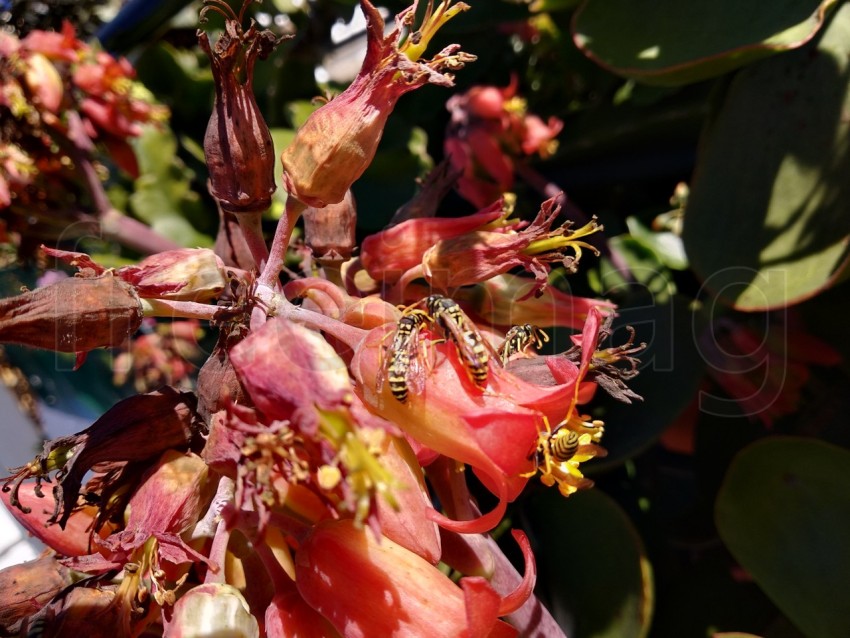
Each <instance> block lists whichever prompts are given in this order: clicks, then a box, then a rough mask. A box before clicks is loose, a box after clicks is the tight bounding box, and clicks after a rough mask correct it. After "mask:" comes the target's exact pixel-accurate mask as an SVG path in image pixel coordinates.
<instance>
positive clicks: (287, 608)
mask: <svg viewBox="0 0 850 638" xmlns="http://www.w3.org/2000/svg"><path fill="white" fill-rule="evenodd" d="M265 629H266V636H267V637H268V638H292V636H298V638H335V637H336V636H339V634H338V633H337V632H336V630H335V629H334V628H333V625H331V624H330V623H329V622H328V621H327V619H326V618H325V617H324V616H322V615H321V614H320V613H319V612H317V611H316V610H315V609H313V608H312V607H310V605H308V604H307V603H306V602H305V601H304V599H303V598H302V597H301V594H299V593H298V592H297V591H295V587H294V586H293V588H292V591H290V592H285V593H277V594H276V595H275V597H274V599H272V602H271V603H270V604H269V606H268V607H267V608H266V627H265Z"/></svg>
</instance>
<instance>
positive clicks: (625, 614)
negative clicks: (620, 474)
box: [529, 488, 654, 638]
mask: <svg viewBox="0 0 850 638" xmlns="http://www.w3.org/2000/svg"><path fill="white" fill-rule="evenodd" d="M529 509H530V512H531V516H532V517H533V518H532V522H533V524H534V526H535V529H534V535H535V537H536V538H539V540H540V542H541V546H542V547H543V548H544V551H543V552H541V553H539V554H538V555H539V561H540V564H539V569H540V575H539V581H540V582H541V584H545V585H546V586H547V589H548V590H549V591H550V592H551V595H552V599H553V600H552V603H553V604H552V611H553V614H554V616H555V618H556V619H557V620H558V622H559V624H560V625H561V626H562V627H574V629H573V630H572V631H570V632H569V635H570V637H571V638H639V637H642V636H646V634H647V632H648V630H649V621H650V618H651V616H652V609H653V604H654V595H653V583H652V570H651V566H650V564H649V561H648V560H647V558H646V555H645V552H644V548H643V544H642V542H641V539H640V536H639V535H638V533H637V531H636V530H635V529H634V527H633V526H632V523H631V521H630V520H629V518H628V516H627V515H626V513H625V512H623V510H622V509H620V507H619V506H618V505H617V503H616V502H614V501H613V500H612V499H611V498H610V497H609V496H607V495H606V494H605V493H603V492H601V491H599V490H587V491H582V492H577V493H576V494H574V495H573V496H571V497H570V498H569V499H566V500H565V499H564V498H563V497H562V496H561V495H560V494H559V493H558V491H557V490H555V489H554V488H552V489H548V490H541V491H540V492H538V493H537V494H535V495H534V497H532V498H531V499H529ZM591 549H592V551H591Z"/></svg>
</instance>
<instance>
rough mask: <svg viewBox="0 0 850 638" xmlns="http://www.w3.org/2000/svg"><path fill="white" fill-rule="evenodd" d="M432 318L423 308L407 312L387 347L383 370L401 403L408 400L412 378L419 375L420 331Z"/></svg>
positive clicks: (394, 394)
mask: <svg viewBox="0 0 850 638" xmlns="http://www.w3.org/2000/svg"><path fill="white" fill-rule="evenodd" d="M430 320H431V317H430V316H429V315H428V314H427V313H426V312H425V311H423V310H410V311H408V312H406V313H405V314H404V315H402V317H401V319H399V320H398V327H397V328H396V331H395V333H394V334H393V339H392V341H391V342H390V345H389V347H388V348H387V353H388V356H387V360H386V363H385V365H384V368H383V370H384V374H385V375H386V378H387V381H388V383H389V386H390V392H392V395H393V396H394V397H395V398H396V400H397V401H399V402H400V403H405V402H406V401H407V393H408V391H409V384H410V381H411V378H413V377H414V376H418V374H417V373H418V367H419V356H418V349H419V331H420V330H421V328H422V326H423V325H424V324H425V323H426V322H428V321H430ZM381 382H383V379H381ZM379 385H380V384H379Z"/></svg>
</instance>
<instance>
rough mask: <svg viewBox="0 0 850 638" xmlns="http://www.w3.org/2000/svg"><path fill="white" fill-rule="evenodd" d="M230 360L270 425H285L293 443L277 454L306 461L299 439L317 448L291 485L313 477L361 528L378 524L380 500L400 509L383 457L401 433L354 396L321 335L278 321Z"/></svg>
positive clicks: (340, 364) (255, 335) (342, 368)
mask: <svg viewBox="0 0 850 638" xmlns="http://www.w3.org/2000/svg"><path fill="white" fill-rule="evenodd" d="M305 312H306V311H305ZM311 314H314V313H311ZM340 325H342V326H343V327H345V326H344V324H340ZM352 330H355V332H361V331H359V330H356V329H352ZM230 356H231V361H232V362H233V366H234V368H235V369H236V372H237V374H238V375H239V378H240V379H241V381H242V384H243V385H244V387H245V389H246V390H247V392H248V394H249V396H250V397H251V399H252V400H253V401H254V404H255V405H256V407H257V408H258V410H259V411H260V412H261V413H262V414H263V415H264V416H265V420H266V422H268V423H271V422H274V421H280V422H286V423H287V425H286V428H287V429H290V430H291V433H292V436H291V437H290V439H291V440H290V442H289V443H287V442H286V441H284V442H283V445H282V447H283V448H284V450H282V451H277V452H275V453H276V454H286V455H288V456H295V457H296V458H299V459H300V458H302V457H303V454H301V453H299V452H298V449H300V448H303V444H299V445H298V446H296V448H298V449H293V446H294V445H295V443H296V441H295V440H294V435H296V434H297V435H298V437H300V438H302V439H304V440H307V441H310V442H311V444H312V445H314V446H318V450H319V452H320V453H319V454H314V455H310V457H309V458H307V459H305V460H304V463H306V466H304V468H305V470H306V476H294V477H291V478H294V479H297V480H296V482H299V481H301V482H303V481H304V480H306V479H307V478H309V480H311V481H312V482H313V485H314V486H315V487H316V488H317V489H318V490H319V491H321V492H325V493H326V494H331V493H333V494H334V498H333V499H332V500H333V501H334V502H337V503H338V506H337V507H338V508H339V509H340V510H341V511H343V512H346V513H349V514H353V515H354V516H355V518H356V519H357V520H358V521H363V520H366V519H367V518H368V519H369V521H370V523H373V524H374V523H375V522H376V520H377V519H375V512H374V508H372V505H373V503H374V498H375V497H376V496H377V495H381V496H383V497H384V498H386V499H387V500H388V501H389V502H390V504H392V505H395V504H396V503H395V501H394V496H393V492H394V488H395V487H396V480H395V478H394V476H393V474H392V473H391V472H390V471H389V470H387V468H385V467H384V466H383V465H382V464H381V462H380V460H379V458H378V457H379V452H380V450H381V449H383V448H384V447H385V446H386V444H387V441H388V437H387V435H388V434H395V433H397V431H396V429H395V428H394V426H392V424H390V423H388V422H386V421H384V420H383V419H380V418H379V417H376V416H374V415H373V414H372V413H371V412H369V411H368V410H367V409H366V407H365V406H364V405H363V403H362V402H361V400H360V399H359V398H358V397H357V396H356V395H355V394H354V391H353V388H352V386H351V382H350V380H349V377H348V371H347V368H346V365H345V363H344V362H343V361H342V359H341V358H340V357H339V355H337V353H336V352H335V351H334V349H333V348H332V347H331V345H330V344H329V343H328V342H327V341H326V340H325V339H324V338H323V337H322V336H321V334H319V333H318V332H315V331H313V330H310V329H308V328H305V327H304V326H301V325H299V324H296V323H294V322H292V321H288V320H286V319H284V318H281V317H277V318H274V319H271V320H269V321H267V322H266V323H265V324H263V326H262V327H261V328H259V329H258V330H256V331H254V332H253V333H252V334H251V335H250V336H249V337H247V338H246V339H245V340H244V341H242V342H240V343H239V344H238V345H237V346H236V347H234V348H233V349H232V350H231V352H230ZM317 462H318V463H319V465H318V466H316V464H317ZM296 465H298V464H295V465H292V467H295V466H296ZM284 478H288V477H284Z"/></svg>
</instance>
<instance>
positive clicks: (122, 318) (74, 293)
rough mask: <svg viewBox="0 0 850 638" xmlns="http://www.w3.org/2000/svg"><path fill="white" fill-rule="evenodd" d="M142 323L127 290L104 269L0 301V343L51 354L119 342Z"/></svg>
mask: <svg viewBox="0 0 850 638" xmlns="http://www.w3.org/2000/svg"><path fill="white" fill-rule="evenodd" d="M141 323H142V306H141V302H140V301H139V297H138V296H137V295H136V293H135V291H134V290H133V288H132V287H131V286H130V285H128V284H126V283H124V282H123V281H121V280H120V279H118V278H116V277H114V276H113V275H112V274H111V273H106V274H104V275H102V276H100V277H92V278H81V277H74V278H70V279H64V280H62V281H59V282H57V283H55V284H52V285H50V286H47V287H45V288H39V289H37V290H34V291H31V292H26V293H24V294H22V295H18V296H17V297H9V298H7V299H0V342H7V343H9V342H11V343H20V344H23V345H27V346H31V347H33V348H45V349H48V350H55V351H57V352H87V351H88V350H92V349H94V348H101V347H108V346H119V345H121V344H122V343H123V342H124V341H125V340H126V339H127V337H129V336H130V335H132V334H133V333H134V332H135V331H136V330H137V329H138V328H139V326H140V325H141Z"/></svg>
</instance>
